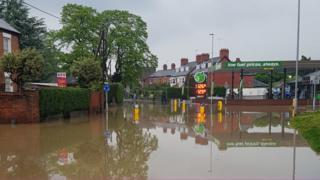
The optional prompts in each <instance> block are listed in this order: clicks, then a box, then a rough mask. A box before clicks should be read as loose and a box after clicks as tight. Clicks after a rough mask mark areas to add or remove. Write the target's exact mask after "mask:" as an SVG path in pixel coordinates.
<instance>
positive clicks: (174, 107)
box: [173, 99, 178, 112]
mask: <svg viewBox="0 0 320 180" xmlns="http://www.w3.org/2000/svg"><path fill="white" fill-rule="evenodd" d="M177 109H178V102H177V99H174V100H173V112H177Z"/></svg>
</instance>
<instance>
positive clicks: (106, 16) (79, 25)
mask: <svg viewBox="0 0 320 180" xmlns="http://www.w3.org/2000/svg"><path fill="white" fill-rule="evenodd" d="M61 19H62V25H63V27H62V29H61V30H59V31H56V32H55V33H54V35H53V37H54V38H55V41H56V43H58V46H59V48H60V49H62V48H67V49H70V53H67V54H66V56H65V57H66V58H65V60H66V61H65V63H66V65H70V64H72V63H73V62H74V61H78V60H80V59H82V58H84V57H92V55H95V57H96V59H97V60H99V61H100V66H101V69H102V72H103V79H104V80H105V79H109V80H113V81H115V82H122V83H124V84H136V83H137V79H138V78H139V76H140V75H141V73H142V70H143V68H146V67H147V68H149V67H150V68H155V67H156V66H157V58H156V56H155V55H153V54H152V53H151V52H150V50H149V47H148V45H147V43H146V40H147V37H148V34H147V25H146V23H145V22H144V21H143V20H142V19H141V17H139V16H137V15H134V14H131V13H129V12H127V11H119V10H107V11H103V12H101V13H99V12H97V11H96V10H95V9H93V8H91V7H87V6H82V5H77V4H67V5H66V6H64V7H63V11H62V18H61ZM111 62H115V63H111ZM113 65H114V66H113ZM112 69H114V70H115V73H114V74H113V76H112V71H111V70H112ZM124 77H125V78H124Z"/></svg>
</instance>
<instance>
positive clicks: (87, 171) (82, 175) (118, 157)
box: [56, 111, 158, 179]
mask: <svg viewBox="0 0 320 180" xmlns="http://www.w3.org/2000/svg"><path fill="white" fill-rule="evenodd" d="M110 114H111V117H109V118H110V122H109V131H111V132H112V138H113V139H112V140H115V142H111V141H110V140H105V139H104V138H103V137H100V138H97V139H92V140H90V141H89V142H86V143H82V144H80V145H78V146H76V147H73V148H72V150H71V149H70V150H71V151H72V152H74V158H75V160H76V162H75V163H73V164H70V165H65V166H59V165H56V168H57V169H56V173H58V174H60V175H63V176H66V177H67V178H70V179H104V178H108V179H109V178H116V179H117V178H123V177H128V178H139V179H146V178H147V176H148V174H147V172H148V165H147V161H148V159H149V156H150V154H151V153H152V152H153V151H155V150H156V149H157V148H158V139H157V138H156V136H154V135H151V134H150V133H149V132H147V131H144V130H143V129H140V128H138V127H137V126H135V125H134V124H132V123H130V122H127V121H125V120H123V119H122V118H119V115H122V113H118V111H117V112H115V113H110ZM112 119H114V120H112Z"/></svg>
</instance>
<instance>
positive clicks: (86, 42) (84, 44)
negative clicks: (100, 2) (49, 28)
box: [51, 4, 99, 65]
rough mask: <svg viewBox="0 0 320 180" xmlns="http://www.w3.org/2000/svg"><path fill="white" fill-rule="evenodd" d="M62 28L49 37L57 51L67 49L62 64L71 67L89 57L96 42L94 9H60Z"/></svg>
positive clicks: (69, 6) (96, 29) (69, 7)
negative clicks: (55, 45)
mask: <svg viewBox="0 0 320 180" xmlns="http://www.w3.org/2000/svg"><path fill="white" fill-rule="evenodd" d="M61 14H62V17H61V23H62V28H61V29H60V30H58V31H55V32H52V34H51V36H52V37H53V39H54V40H55V42H56V43H57V46H58V48H59V49H69V50H70V53H69V54H67V55H66V57H65V58H64V59H63V62H64V63H65V64H66V65H71V64H72V63H73V62H74V61H77V60H81V59H83V58H84V57H91V56H92V55H93V49H94V47H96V46H97V42H98V37H99V36H98V34H97V31H98V18H97V12H96V10H95V9H93V8H90V7H86V6H82V5H77V4H67V5H65V6H64V7H63V9H62V13H61Z"/></svg>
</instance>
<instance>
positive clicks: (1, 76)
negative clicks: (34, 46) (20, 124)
mask: <svg viewBox="0 0 320 180" xmlns="http://www.w3.org/2000/svg"><path fill="white" fill-rule="evenodd" d="M19 34H20V32H19V31H18V30H16V29H15V28H14V27H12V26H11V25H10V24H8V23H7V22H6V21H4V20H3V19H0V58H1V57H3V55H4V54H6V53H14V52H18V51H19V50H20V47H19ZM3 90H5V91H10V92H12V91H13V85H12V82H11V80H10V79H9V74H7V73H4V72H0V91H3Z"/></svg>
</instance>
